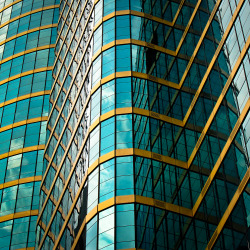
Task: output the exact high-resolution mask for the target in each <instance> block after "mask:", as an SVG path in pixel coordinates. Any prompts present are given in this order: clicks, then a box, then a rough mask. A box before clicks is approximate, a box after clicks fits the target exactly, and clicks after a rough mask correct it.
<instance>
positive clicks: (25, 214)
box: [0, 210, 38, 222]
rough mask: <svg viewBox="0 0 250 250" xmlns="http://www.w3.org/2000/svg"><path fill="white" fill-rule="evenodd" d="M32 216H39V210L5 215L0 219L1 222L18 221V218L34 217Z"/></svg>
mask: <svg viewBox="0 0 250 250" xmlns="http://www.w3.org/2000/svg"><path fill="white" fill-rule="evenodd" d="M32 215H38V210H29V211H24V212H18V213H14V214H8V215H4V216H1V217H0V222H4V221H8V220H13V219H18V218H23V217H28V216H32Z"/></svg>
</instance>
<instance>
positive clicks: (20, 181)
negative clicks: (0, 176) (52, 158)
mask: <svg viewBox="0 0 250 250" xmlns="http://www.w3.org/2000/svg"><path fill="white" fill-rule="evenodd" d="M41 180H42V176H41V175H38V176H31V177H27V178H22V179H17V180H14V181H9V182H5V183H3V184H0V190H1V189H4V188H8V187H12V186H16V185H20V184H24V183H29V182H35V181H41Z"/></svg>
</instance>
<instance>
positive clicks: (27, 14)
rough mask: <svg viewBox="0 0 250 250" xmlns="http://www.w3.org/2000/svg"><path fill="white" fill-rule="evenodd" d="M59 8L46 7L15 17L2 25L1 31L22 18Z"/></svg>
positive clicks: (57, 6)
mask: <svg viewBox="0 0 250 250" xmlns="http://www.w3.org/2000/svg"><path fill="white" fill-rule="evenodd" d="M59 7H60V5H52V6H46V7H42V8H39V9H36V10H32V11H29V12H26V13H24V14H21V15H19V16H17V17H14V18H12V19H10V20H9V21H7V22H5V23H3V24H1V25H0V29H1V28H2V27H4V26H6V25H8V24H10V23H12V22H14V21H16V20H18V19H21V18H22V17H26V16H29V15H31V14H34V13H37V12H40V11H43V10H50V9H56V8H59Z"/></svg>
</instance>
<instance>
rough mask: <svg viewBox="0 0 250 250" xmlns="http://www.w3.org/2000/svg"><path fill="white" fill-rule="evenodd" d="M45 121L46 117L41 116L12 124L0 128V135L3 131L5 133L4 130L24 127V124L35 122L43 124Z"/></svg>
mask: <svg viewBox="0 0 250 250" xmlns="http://www.w3.org/2000/svg"><path fill="white" fill-rule="evenodd" d="M47 120H48V116H42V117H37V118H32V119H28V120H24V121H21V122H16V123H12V124H10V125H8V126H5V127H2V128H0V133H1V132H3V131H6V130H9V129H12V128H16V127H19V126H23V125H26V124H30V123H35V122H43V121H47Z"/></svg>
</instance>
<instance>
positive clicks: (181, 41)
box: [176, 0, 201, 54]
mask: <svg viewBox="0 0 250 250" xmlns="http://www.w3.org/2000/svg"><path fill="white" fill-rule="evenodd" d="M200 4H201V0H199V1H198V2H197V4H196V5H195V9H194V11H193V13H192V15H191V17H190V19H189V22H188V24H187V26H186V28H185V30H184V33H183V35H182V37H181V40H180V42H179V45H178V47H177V49H176V53H177V54H178V53H179V51H180V49H181V46H182V44H183V42H184V40H185V38H186V35H187V33H188V30H189V28H190V27H191V24H192V22H193V20H194V17H195V15H196V13H197V11H198V9H199V7H200Z"/></svg>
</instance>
